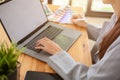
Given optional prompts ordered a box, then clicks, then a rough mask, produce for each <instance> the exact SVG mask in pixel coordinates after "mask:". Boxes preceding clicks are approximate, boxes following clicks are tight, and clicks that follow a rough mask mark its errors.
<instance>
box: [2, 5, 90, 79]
mask: <svg viewBox="0 0 120 80" xmlns="http://www.w3.org/2000/svg"><path fill="white" fill-rule="evenodd" d="M49 7H50V8H51V9H52V10H53V11H55V10H56V9H58V6H55V5H49ZM72 10H74V11H76V12H78V13H81V12H82V8H80V7H74V8H73V7H72ZM60 25H63V24H60ZM63 26H66V27H69V28H73V29H76V30H79V31H80V32H81V33H82V35H81V36H80V37H79V38H78V40H77V41H76V42H75V43H74V44H73V46H72V47H71V48H70V49H69V50H68V54H70V55H71V56H72V58H73V59H74V60H75V61H76V62H80V63H83V64H85V65H87V66H90V65H91V64H92V61H91V54H90V48H89V42H88V35H87V30H86V28H83V27H78V26H75V25H70V24H64V25H63ZM73 36H74V34H73ZM4 40H6V42H9V40H8V38H7V36H6V34H5V32H4V30H3V28H2V26H1V25H0V42H2V41H4ZM19 61H20V62H21V68H20V80H24V77H25V74H26V72H27V71H29V70H32V71H41V72H51V73H53V72H54V70H52V69H51V68H50V67H49V66H48V65H47V64H46V63H44V62H42V61H40V60H37V59H35V58H33V57H30V56H28V55H26V54H24V53H23V54H22V55H21V56H20V57H19Z"/></svg>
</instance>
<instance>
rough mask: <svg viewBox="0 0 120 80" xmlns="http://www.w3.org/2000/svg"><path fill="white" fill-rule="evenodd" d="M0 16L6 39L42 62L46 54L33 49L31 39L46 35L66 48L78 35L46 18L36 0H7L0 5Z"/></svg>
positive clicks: (45, 58) (72, 30) (76, 32)
mask: <svg viewBox="0 0 120 80" xmlns="http://www.w3.org/2000/svg"><path fill="white" fill-rule="evenodd" d="M0 19H1V22H2V25H3V27H4V29H5V31H6V33H7V35H8V37H9V39H10V40H13V41H14V42H15V43H17V44H18V49H19V48H21V47H26V49H25V51H24V53H25V54H27V55H30V56H32V57H34V58H36V59H39V60H41V61H44V62H46V61H47V60H48V57H49V56H50V54H48V53H46V52H44V51H42V50H36V49H35V48H34V47H35V42H36V41H37V40H39V39H41V38H43V37H48V38H49V39H51V40H53V41H54V42H56V43H57V44H59V45H60V46H61V48H62V49H64V50H66V51H67V50H68V49H69V48H70V47H71V46H72V44H73V43H74V42H75V41H76V40H77V38H78V37H79V36H80V34H81V33H80V32H79V31H77V30H74V29H70V28H66V27H63V26H61V25H58V24H55V23H52V22H49V21H48V19H47V17H46V14H45V12H44V9H43V7H42V3H41V2H40V0H11V1H9V2H7V3H5V4H2V5H0Z"/></svg>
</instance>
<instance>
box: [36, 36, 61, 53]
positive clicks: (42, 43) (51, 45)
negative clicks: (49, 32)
mask: <svg viewBox="0 0 120 80" xmlns="http://www.w3.org/2000/svg"><path fill="white" fill-rule="evenodd" d="M35 49H42V50H44V51H46V52H48V53H50V54H55V53H57V52H59V51H61V50H62V49H61V48H60V46H59V45H58V44H56V43H55V42H53V41H52V40H50V39H48V38H46V37H45V38H42V39H40V40H38V41H37V42H36V46H35Z"/></svg>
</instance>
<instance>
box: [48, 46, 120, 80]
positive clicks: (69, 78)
mask: <svg viewBox="0 0 120 80" xmlns="http://www.w3.org/2000/svg"><path fill="white" fill-rule="evenodd" d="M119 53H120V45H118V46H115V47H114V48H113V49H111V50H110V51H107V53H106V55H105V56H104V57H103V59H101V60H100V61H99V62H98V63H97V64H95V65H92V66H91V67H90V68H88V67H87V66H85V65H83V64H81V63H77V62H75V61H74V60H73V59H72V58H71V56H70V55H69V54H68V53H66V52H65V51H60V52H59V53H57V54H55V55H53V56H51V57H50V58H49V59H50V60H49V61H48V64H49V65H50V66H51V67H52V68H53V69H54V70H55V71H56V72H57V73H58V74H59V75H60V76H61V77H62V78H63V79H64V80H119V79H120V76H119V74H120V70H119V68H120V62H119V61H120V56H119Z"/></svg>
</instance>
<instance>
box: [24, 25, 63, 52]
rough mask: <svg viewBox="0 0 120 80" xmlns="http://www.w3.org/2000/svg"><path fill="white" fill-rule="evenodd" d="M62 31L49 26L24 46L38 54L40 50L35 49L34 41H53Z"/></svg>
mask: <svg viewBox="0 0 120 80" xmlns="http://www.w3.org/2000/svg"><path fill="white" fill-rule="evenodd" d="M62 31H63V29H60V28H56V27H52V26H49V27H48V28H46V29H45V30H44V31H42V32H41V33H39V34H38V35H37V36H36V37H35V38H34V39H32V40H31V41H30V42H28V43H27V44H26V45H25V46H26V47H27V48H29V49H31V50H34V51H36V52H40V51H41V50H37V49H35V43H36V41H38V40H39V39H41V38H43V37H47V38H49V39H51V40H53V39H54V38H55V37H56V36H57V35H59V34H60V33H61V32H62Z"/></svg>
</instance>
